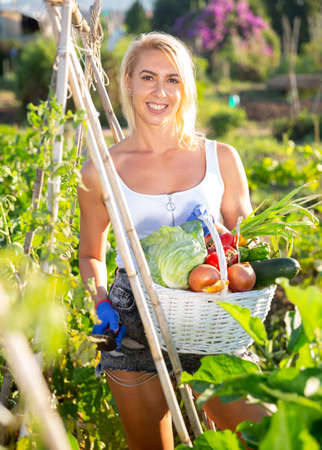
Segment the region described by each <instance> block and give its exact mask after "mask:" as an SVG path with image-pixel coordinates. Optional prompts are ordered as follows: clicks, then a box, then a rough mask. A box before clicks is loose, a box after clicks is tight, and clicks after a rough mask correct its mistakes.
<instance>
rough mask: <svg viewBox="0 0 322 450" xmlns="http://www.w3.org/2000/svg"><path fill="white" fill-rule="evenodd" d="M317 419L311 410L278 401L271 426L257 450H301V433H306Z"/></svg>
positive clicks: (315, 412)
mask: <svg viewBox="0 0 322 450" xmlns="http://www.w3.org/2000/svg"><path fill="white" fill-rule="evenodd" d="M319 417H321V416H320V415H319V413H318V412H317V411H315V410H312V409H311V408H307V407H303V406H302V405H296V404H292V403H289V402H284V401H282V400H280V401H279V402H278V410H277V412H276V413H275V414H274V415H273V416H272V420H271V426H270V428H269V431H268V433H267V434H266V436H265V438H264V440H263V441H262V442H261V444H260V446H259V449H260V450H303V440H302V439H301V437H300V436H301V433H302V431H304V430H306V431H307V433H308V432H309V428H310V425H311V424H312V423H313V422H314V421H315V420H318V419H319Z"/></svg>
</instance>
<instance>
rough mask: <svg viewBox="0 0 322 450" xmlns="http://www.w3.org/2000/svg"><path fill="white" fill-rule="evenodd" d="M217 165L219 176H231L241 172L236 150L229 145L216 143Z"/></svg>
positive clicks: (240, 163)
mask: <svg viewBox="0 0 322 450" xmlns="http://www.w3.org/2000/svg"><path fill="white" fill-rule="evenodd" d="M217 154H218V163H219V167H220V171H221V174H222V175H223V176H225V174H227V175H228V176H231V175H233V174H234V173H236V171H238V172H239V171H243V170H244V169H243V164H242V161H241V159H240V156H239V154H238V152H237V150H236V149H235V148H234V147H232V146H231V145H229V144H224V143H223V142H218V143H217Z"/></svg>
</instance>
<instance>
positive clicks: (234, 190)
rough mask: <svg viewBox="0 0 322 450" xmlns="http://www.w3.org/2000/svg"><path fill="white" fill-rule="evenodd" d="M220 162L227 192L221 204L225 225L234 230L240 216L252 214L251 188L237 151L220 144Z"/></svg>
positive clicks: (218, 146) (218, 147)
mask: <svg viewBox="0 0 322 450" xmlns="http://www.w3.org/2000/svg"><path fill="white" fill-rule="evenodd" d="M217 149H218V161H219V167H220V172H221V176H222V179H223V181H224V185H225V191H224V195H223V198H222V203H221V214H222V217H223V220H224V225H225V226H226V227H227V228H228V229H229V230H231V229H233V228H234V227H235V226H236V224H237V219H238V217H239V216H242V217H247V216H248V215H249V214H250V213H251V212H252V205H251V202H250V197H249V188H248V182H247V178H246V173H245V169H244V166H243V164H242V162H241V159H240V157H239V155H238V153H237V151H236V150H235V149H234V148H233V147H231V146H229V145H226V144H221V143H218V145H217Z"/></svg>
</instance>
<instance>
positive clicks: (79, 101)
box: [47, 4, 192, 446]
mask: <svg viewBox="0 0 322 450" xmlns="http://www.w3.org/2000/svg"><path fill="white" fill-rule="evenodd" d="M47 8H48V12H49V16H50V18H51V20H52V25H53V30H54V34H55V36H56V37H58V35H59V31H60V28H59V20H57V15H56V13H55V9H52V7H51V5H50V4H47ZM71 54H72V65H71V67H70V85H71V89H72V93H73V96H74V100H75V103H76V106H77V107H78V108H80V109H83V110H85V111H86V112H87V114H88V119H89V120H88V129H87V135H86V138H87V143H88V148H89V151H90V155H91V158H92V160H93V163H94V165H95V167H96V170H97V172H98V174H99V177H100V181H101V186H102V192H103V201H104V204H105V206H106V208H107V210H108V213H109V217H110V220H111V223H112V226H113V229H114V232H115V237H116V241H117V244H118V246H119V248H120V252H121V255H122V258H123V260H124V263H125V268H126V271H127V273H128V276H129V280H130V283H131V287H132V289H133V294H134V296H135V299H136V302H137V306H138V309H139V312H140V316H141V319H142V322H143V326H144V329H145V332H146V336H147V340H148V342H149V345H150V348H151V353H152V356H153V359H154V362H155V365H156V369H157V372H158V374H159V378H160V382H161V385H162V388H163V392H164V394H165V397H166V399H167V403H168V405H169V408H170V410H171V412H172V418H173V421H174V424H175V427H176V429H177V432H178V435H179V437H180V439H181V441H182V442H183V443H185V444H187V445H189V446H192V444H191V441H190V437H189V434H188V432H187V430H186V427H185V423H184V421H183V418H182V414H181V411H180V408H179V405H178V402H177V399H176V396H175V393H174V390H173V387H172V384H171V380H170V377H169V374H168V371H167V367H166V365H165V362H164V359H163V355H162V352H161V348H160V345H159V341H158V337H157V335H156V332H155V329H154V326H153V322H152V319H151V316H150V313H149V310H148V307H147V305H146V302H145V297H144V293H143V290H142V287H141V285H140V282H139V279H138V275H137V273H136V270H135V267H134V264H133V261H132V257H131V253H130V250H129V247H128V244H127V240H126V236H125V234H124V227H123V224H122V223H121V220H120V217H119V213H118V210H117V206H116V204H115V200H114V197H113V193H112V190H111V186H110V183H109V180H108V178H107V175H106V170H105V167H104V164H103V161H102V157H101V155H100V151H99V147H98V145H97V136H96V135H95V131H96V128H94V127H95V124H96V127H97V126H98V127H99V128H100V125H99V122H98V115H97V112H96V110H95V108H94V105H93V104H92V101H91V97H90V95H89V92H88V89H87V87H86V85H84V83H83V84H82V86H81V88H80V84H79V76H81V77H82V78H83V77H84V74H83V72H82V70H81V68H80V67H79V69H80V70H78V71H77V72H76V71H75V66H76V67H78V65H79V66H80V64H79V61H78V59H77V57H76V54H75V52H74V51H73V48H72V53H71ZM89 99H90V101H89ZM96 121H97V122H98V124H97V122H96ZM93 125H94V127H93Z"/></svg>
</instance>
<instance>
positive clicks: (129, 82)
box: [125, 74, 132, 95]
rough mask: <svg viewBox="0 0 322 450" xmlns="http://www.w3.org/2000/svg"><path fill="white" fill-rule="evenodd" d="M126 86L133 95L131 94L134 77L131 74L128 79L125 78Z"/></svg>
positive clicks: (127, 76)
mask: <svg viewBox="0 0 322 450" xmlns="http://www.w3.org/2000/svg"><path fill="white" fill-rule="evenodd" d="M125 86H126V89H127V90H128V92H129V94H130V95H131V92H132V77H131V76H130V75H129V74H127V75H126V77H125Z"/></svg>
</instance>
